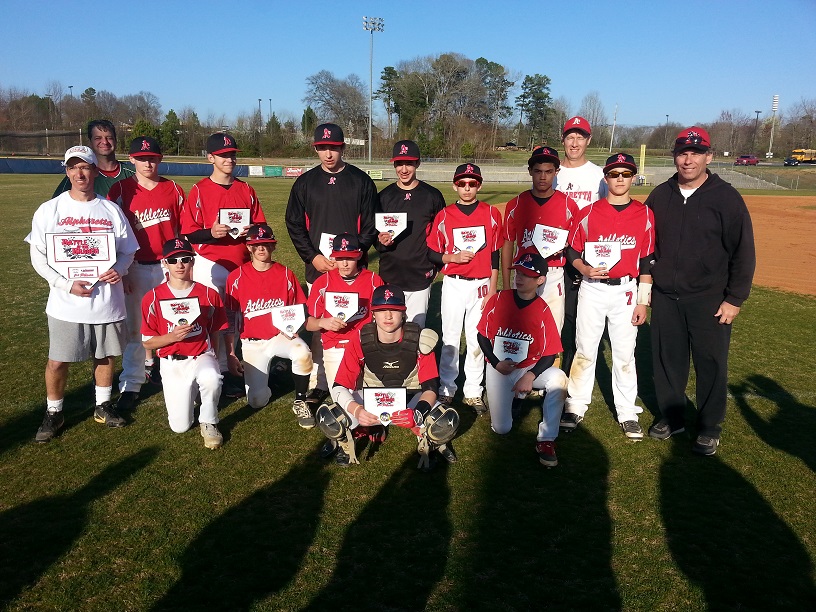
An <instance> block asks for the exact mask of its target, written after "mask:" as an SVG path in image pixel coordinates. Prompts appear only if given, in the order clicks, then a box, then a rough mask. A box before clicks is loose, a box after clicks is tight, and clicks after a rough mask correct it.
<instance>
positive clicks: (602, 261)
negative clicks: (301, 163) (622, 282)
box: [584, 242, 621, 270]
mask: <svg viewBox="0 0 816 612" xmlns="http://www.w3.org/2000/svg"><path fill="white" fill-rule="evenodd" d="M620 258H621V243H620V242H585V243H584V260H585V261H586V262H587V263H588V264H589V265H590V266H592V267H593V268H605V269H606V270H611V269H612V268H613V267H614V266H615V264H616V263H618V262H619V261H620Z"/></svg>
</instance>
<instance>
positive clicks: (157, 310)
mask: <svg viewBox="0 0 816 612" xmlns="http://www.w3.org/2000/svg"><path fill="white" fill-rule="evenodd" d="M185 297H186V298H197V299H198V305H199V307H200V308H201V314H200V315H198V318H197V319H196V320H195V321H194V322H193V323H194V326H193V331H192V332H190V334H189V335H188V336H187V337H186V338H185V339H184V340H182V341H181V342H174V343H173V344H170V345H168V346H163V347H162V348H160V349H159V350H158V351H157V353H158V355H159V357H167V356H168V355H187V356H188V357H197V356H198V355H201V354H202V353H205V352H207V351H209V350H212V344H210V335H211V334H214V333H215V332H217V331H221V330H224V329H227V315H226V312H224V305H223V304H222V303H221V298H220V297H219V296H218V292H217V291H216V290H215V289H212V288H210V287H207V286H206V285H202V284H200V283H194V284H193V287H192V289H190V292H189V293H188V294H187V295H175V294H174V293H173V292H172V291H171V289H170V285H168V284H167V283H162V284H161V285H159V286H158V287H156V288H154V289H152V290H151V291H149V292H148V293H147V294H146V295H145V296H144V298H143V299H142V337H144V338H152V337H154V336H163V335H165V334H168V333H170V332H171V331H173V327H174V324H173V323H171V322H170V321H168V320H167V319H165V318H164V316H163V315H162V309H161V301H162V300H172V299H181V298H185Z"/></svg>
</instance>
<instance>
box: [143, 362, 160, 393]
mask: <svg viewBox="0 0 816 612" xmlns="http://www.w3.org/2000/svg"><path fill="white" fill-rule="evenodd" d="M145 380H146V381H147V382H149V383H150V384H151V385H156V386H157V387H161V384H162V381H161V369H160V368H159V364H157V363H156V364H152V365H147V364H145Z"/></svg>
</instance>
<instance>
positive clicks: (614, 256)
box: [561, 153, 655, 440]
mask: <svg viewBox="0 0 816 612" xmlns="http://www.w3.org/2000/svg"><path fill="white" fill-rule="evenodd" d="M603 171H604V177H605V181H606V184H607V187H608V189H609V193H608V195H607V197H606V198H602V199H600V200H598V201H597V202H594V203H593V204H590V205H589V206H588V207H586V208H584V209H583V210H582V211H581V214H580V216H579V217H578V218H577V220H576V222H575V224H574V226H573V229H572V231H571V232H570V237H569V247H568V249H567V256H568V258H569V260H570V261H571V262H572V265H573V266H575V269H576V270H578V271H579V272H580V273H581V274H582V275H583V280H582V282H581V288H580V289H579V291H578V315H577V318H576V334H575V345H576V352H575V359H574V360H573V362H572V367H571V368H570V379H569V387H568V390H569V398H568V399H567V402H566V407H565V408H564V414H563V415H562V417H561V427H562V428H564V429H565V430H572V429H575V428H576V427H577V426H578V424H579V423H580V422H581V421H583V420H584V415H585V414H586V411H587V409H588V407H589V404H590V402H591V401H592V387H593V385H594V382H595V363H596V361H597V358H598V343H599V342H600V341H601V336H602V335H603V331H604V327H606V326H607V324H608V327H609V341H610V344H611V346H612V394H613V397H614V401H615V412H616V413H617V419H618V423H619V424H620V427H621V429H622V430H623V434H624V435H625V436H626V437H627V438H628V439H629V440H642V439H643V430H642V429H641V427H640V425H639V424H638V416H637V415H638V414H639V413H640V412H642V411H643V409H642V408H640V407H639V406H637V405H636V404H635V400H636V399H637V371H636V368H635V342H636V341H637V333H638V330H637V326H638V325H641V324H642V323H643V322H644V321H645V320H646V306H647V305H648V304H649V296H650V293H651V289H652V277H651V276H650V274H651V267H652V263H653V260H654V257H653V253H654V239H655V235H654V217H653V215H652V211H651V209H649V208H647V207H646V206H644V205H643V204H642V203H641V202H638V201H637V200H633V199H632V198H631V197H629V190H630V189H631V188H632V182H633V181H634V178H635V176H636V175H637V166H636V165H635V160H634V158H633V157H632V156H631V155H627V154H625V153H617V154H615V155H612V156H611V157H610V158H609V159H607V160H606V165H605V166H604V169H603ZM638 278H639V279H640V284H639V285H638Z"/></svg>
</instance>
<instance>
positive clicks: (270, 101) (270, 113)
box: [267, 98, 272, 121]
mask: <svg viewBox="0 0 816 612" xmlns="http://www.w3.org/2000/svg"><path fill="white" fill-rule="evenodd" d="M271 118H272V98H269V117H268V118H267V121H268V120H269V119H271Z"/></svg>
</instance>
